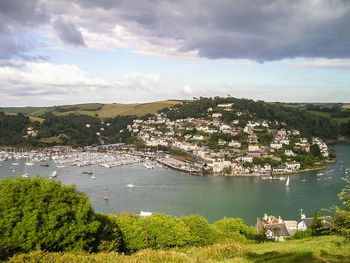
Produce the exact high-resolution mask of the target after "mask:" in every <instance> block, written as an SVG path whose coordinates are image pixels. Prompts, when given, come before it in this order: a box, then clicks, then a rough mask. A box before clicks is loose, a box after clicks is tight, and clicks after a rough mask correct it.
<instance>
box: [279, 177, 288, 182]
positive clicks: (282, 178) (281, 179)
mask: <svg viewBox="0 0 350 263" xmlns="http://www.w3.org/2000/svg"><path fill="white" fill-rule="evenodd" d="M286 179H287V177H285V176H281V177H280V178H279V180H280V181H284V180H286Z"/></svg>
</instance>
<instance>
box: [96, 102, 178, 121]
mask: <svg viewBox="0 0 350 263" xmlns="http://www.w3.org/2000/svg"><path fill="white" fill-rule="evenodd" d="M179 103H181V102H179V101H156V102H151V103H143V104H105V105H104V106H103V107H102V109H101V110H99V111H97V114H98V115H99V117H100V118H114V117H116V116H118V115H136V116H138V117H141V116H143V115H145V114H147V113H151V114H156V113H157V111H158V110H160V109H163V108H166V107H169V106H172V105H175V104H179Z"/></svg>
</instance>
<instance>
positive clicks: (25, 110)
mask: <svg viewBox="0 0 350 263" xmlns="http://www.w3.org/2000/svg"><path fill="white" fill-rule="evenodd" d="M41 108H42V107H4V108H0V111H3V112H6V113H14V114H17V113H19V112H21V113H23V114H32V113H33V112H35V111H38V110H40V109H41Z"/></svg>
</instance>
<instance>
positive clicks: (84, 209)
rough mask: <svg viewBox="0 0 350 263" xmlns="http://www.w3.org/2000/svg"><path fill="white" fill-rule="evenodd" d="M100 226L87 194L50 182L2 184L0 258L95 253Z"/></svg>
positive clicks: (37, 179)
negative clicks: (35, 251)
mask: <svg viewBox="0 0 350 263" xmlns="http://www.w3.org/2000/svg"><path fill="white" fill-rule="evenodd" d="M99 225H100V223H99V222H98V221H97V220H96V216H95V213H94V211H93V209H92V208H91V205H90V201H89V200H88V197H87V196H86V194H85V193H81V192H79V191H77V190H76V189H75V187H74V186H63V185H61V183H60V182H57V181H54V180H49V179H48V178H40V177H35V178H33V179H29V178H24V179H22V178H20V177H17V178H5V179H2V180H1V181H0V255H3V256H8V255H11V254H13V253H16V252H27V251H31V250H33V249H34V248H36V247H40V248H42V249H44V250H47V251H71V250H81V249H86V250H91V249H92V248H93V244H94V242H96V240H95V236H96V232H97V230H98V228H99Z"/></svg>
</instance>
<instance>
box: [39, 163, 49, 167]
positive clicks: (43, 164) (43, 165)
mask: <svg viewBox="0 0 350 263" xmlns="http://www.w3.org/2000/svg"><path fill="white" fill-rule="evenodd" d="M40 166H42V167H49V165H48V164H47V163H42V164H40Z"/></svg>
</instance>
